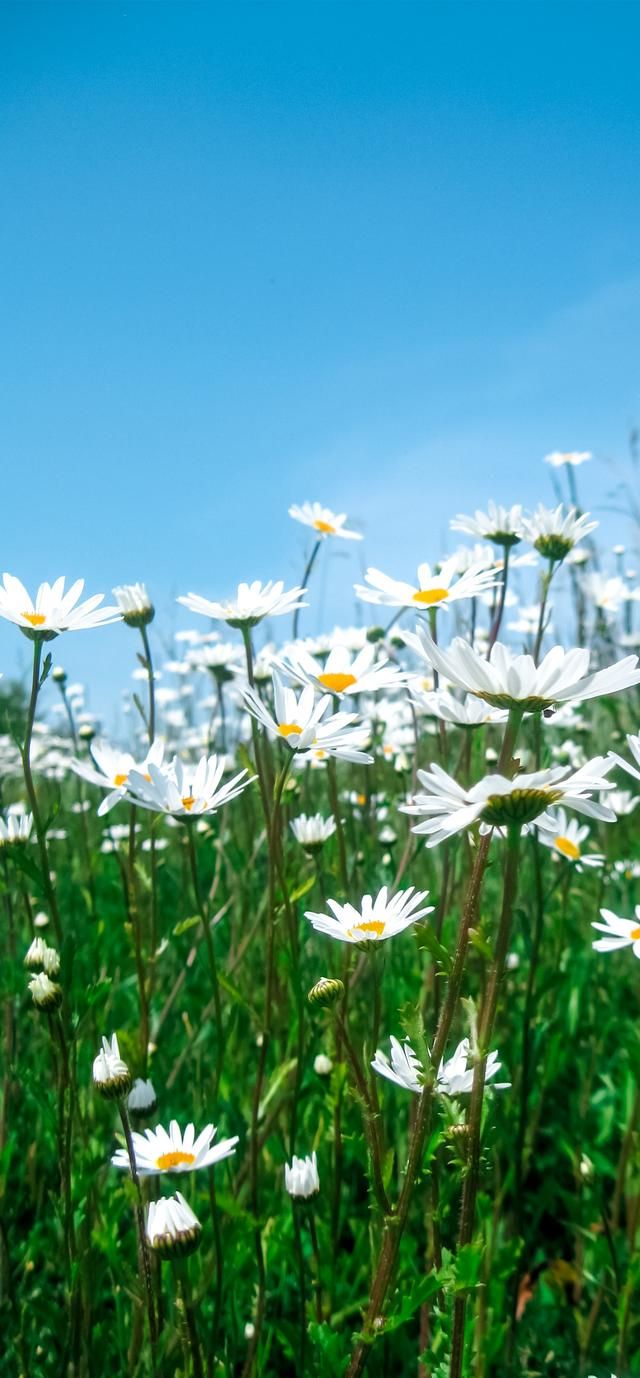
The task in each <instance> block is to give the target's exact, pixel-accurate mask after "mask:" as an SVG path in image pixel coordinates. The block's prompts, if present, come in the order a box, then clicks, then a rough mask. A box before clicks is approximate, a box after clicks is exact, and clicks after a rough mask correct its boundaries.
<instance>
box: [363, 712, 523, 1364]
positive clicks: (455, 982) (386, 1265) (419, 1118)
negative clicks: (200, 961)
mask: <svg viewBox="0 0 640 1378" xmlns="http://www.w3.org/2000/svg"><path fill="white" fill-rule="evenodd" d="M521 721H522V712H521V710H520V709H518V708H512V709H511V710H510V712H509V718H508V721H507V724H506V728H505V734H504V738H503V742H502V750H501V753H500V760H499V763H498V770H500V771H502V772H503V773H508V769H509V767H510V765H511V762H512V757H513V752H514V749H515V744H516V741H517V736H518V731H519V728H520V723H521ZM490 842H491V833H487V834H485V836H484V837H483V838H482V839H481V840H480V842H479V843H478V846H477V848H476V854H475V860H474V865H473V871H472V873H471V878H470V881H469V885H468V889H467V893H466V896H465V901H464V906H463V910H462V917H461V920H460V928H459V932H458V939H457V943H456V950H455V953H454V958H453V963H452V966H451V971H450V974H449V981H448V985H447V992H446V996H445V999H444V1003H443V1006H442V1010H441V1012H440V1018H439V1020H438V1026H437V1030H436V1036H435V1039H434V1042H433V1047H432V1050H431V1069H430V1074H429V1079H428V1080H427V1082H426V1083H425V1086H424V1088H423V1091H422V1094H421V1096H420V1099H419V1102H418V1111H417V1114H416V1118H415V1123H414V1127H413V1133H412V1136H411V1141H410V1144H409V1155H408V1160H407V1166H406V1170H405V1176H404V1182H403V1184H402V1189H401V1192H400V1197H399V1200H398V1204H397V1207H396V1209H395V1211H394V1212H393V1215H392V1217H391V1219H389V1220H387V1221H386V1222H385V1231H384V1235H383V1240H382V1246H381V1249H380V1254H379V1258H378V1265H377V1269H376V1273H375V1276H374V1279H373V1283H372V1287H371V1294H370V1301H369V1306H368V1307H367V1312H366V1315H365V1318H364V1322H363V1333H362V1336H361V1337H360V1338H359V1339H357V1340H356V1344H355V1347H354V1350H353V1353H352V1355H351V1360H350V1363H349V1367H348V1369H347V1374H346V1378H360V1374H361V1373H362V1372H363V1371H364V1368H365V1366H366V1364H367V1361H368V1358H369V1354H370V1352H371V1341H372V1340H373V1339H374V1338H375V1335H376V1321H377V1318H378V1317H379V1316H380V1315H381V1314H382V1310H383V1307H384V1302H385V1298H386V1295H387V1292H388V1290H389V1286H390V1284H391V1278H392V1276H393V1271H394V1268H395V1264H396V1259H397V1257H398V1250H399V1248H400V1241H401V1239H402V1235H403V1233H404V1229H405V1226H406V1223H407V1217H408V1214H409V1206H410V1203H411V1197H412V1194H413V1188H414V1183H415V1180H416V1176H417V1173H418V1170H419V1168H420V1165H421V1163H422V1157H423V1153H424V1145H425V1142H426V1138H427V1134H428V1132H429V1127H430V1124H431V1110H432V1103H433V1084H434V1077H435V1068H436V1067H438V1066H439V1064H440V1061H441V1059H442V1057H443V1055H444V1051H445V1047H446V1044H447V1040H448V1037H449V1033H450V1030H451V1026H452V1024H453V1019H454V1016H455V1013H456V1009H457V1005H458V998H459V995H460V990H461V986H462V977H463V974H464V967H465V959H466V955H467V948H468V944H469V931H470V929H471V927H472V925H473V923H474V921H475V918H476V914H477V910H478V904H479V900H480V893H481V889H482V881H483V878H484V873H485V869H486V865H487V860H488V855H489V845H490Z"/></svg>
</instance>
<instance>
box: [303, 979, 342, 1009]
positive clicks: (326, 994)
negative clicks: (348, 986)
mask: <svg viewBox="0 0 640 1378" xmlns="http://www.w3.org/2000/svg"><path fill="white" fill-rule="evenodd" d="M343 995H344V982H343V981H339V980H338V979H337V978H336V977H331V976H321V977H320V980H319V981H316V984H315V986H312V987H311V990H310V991H309V994H308V995H307V1000H308V1001H309V1004H310V1005H319V1006H320V1009H323V1010H330V1009H331V1006H332V1005H336V1004H337V1003H338V1000H341V999H342V996H343Z"/></svg>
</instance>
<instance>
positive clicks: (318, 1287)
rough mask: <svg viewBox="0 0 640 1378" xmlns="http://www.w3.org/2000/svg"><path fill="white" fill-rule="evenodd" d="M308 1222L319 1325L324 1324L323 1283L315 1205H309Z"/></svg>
mask: <svg viewBox="0 0 640 1378" xmlns="http://www.w3.org/2000/svg"><path fill="white" fill-rule="evenodd" d="M307 1222H308V1225H309V1236H310V1239H311V1251H312V1253H313V1263H314V1270H315V1272H314V1279H313V1290H314V1293H315V1299H316V1320H317V1322H318V1325H321V1324H322V1283H321V1281H320V1248H319V1245H318V1231H317V1229H316V1217H315V1214H314V1210H313V1206H312V1205H309V1207H308V1210H307Z"/></svg>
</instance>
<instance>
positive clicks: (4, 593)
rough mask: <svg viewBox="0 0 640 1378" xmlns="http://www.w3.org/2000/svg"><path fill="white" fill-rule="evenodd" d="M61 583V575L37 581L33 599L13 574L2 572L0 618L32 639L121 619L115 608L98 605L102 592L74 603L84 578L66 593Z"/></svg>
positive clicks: (117, 609)
mask: <svg viewBox="0 0 640 1378" xmlns="http://www.w3.org/2000/svg"><path fill="white" fill-rule="evenodd" d="M64 584H65V581H64V578H60V579H56V580H55V582H54V583H53V584H40V587H39V589H38V592H37V594H36V597H35V602H34V601H33V599H32V598H31V595H30V594H29V593H27V590H26V588H25V586H24V584H22V583H21V582H20V580H19V579H16V577H15V575H13V574H3V576H2V587H1V588H0V617H5V618H6V619H7V621H8V622H15V624H16V626H18V627H19V628H20V630H21V631H22V632H24V634H25V636H28V637H29V639H30V640H32V641H35V640H41V641H52V640H53V638H54V637H55V636H58V635H59V633H60V632H82V631H85V630H86V629H87V628H89V627H103V626H106V624H107V623H108V622H119V621H120V620H121V618H122V613H121V612H120V610H119V608H101V607H100V606H99V605H100V603H101V602H102V600H103V598H104V594H103V593H96V594H94V595H93V597H92V598H87V599H85V601H84V603H80V604H78V599H79V597H80V594H81V593H82V590H83V588H84V579H76V582H75V584H72V585H71V588H70V589H68V590H67V592H66V593H65V591H64Z"/></svg>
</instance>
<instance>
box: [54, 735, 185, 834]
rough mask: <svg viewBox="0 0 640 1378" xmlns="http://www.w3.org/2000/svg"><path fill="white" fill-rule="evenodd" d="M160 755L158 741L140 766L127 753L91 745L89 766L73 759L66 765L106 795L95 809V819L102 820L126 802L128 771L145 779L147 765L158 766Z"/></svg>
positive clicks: (161, 754)
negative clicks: (106, 791) (121, 801)
mask: <svg viewBox="0 0 640 1378" xmlns="http://www.w3.org/2000/svg"><path fill="white" fill-rule="evenodd" d="M163 755H164V743H163V742H161V741H155V742H154V743H153V746H152V747H150V749H149V751H148V752H147V755H146V756H145V758H144V760H143V761H142V762H137V761H135V760H134V758H133V756H131V755H130V753H129V752H128V751H120V750H118V748H117V747H113V746H110V745H109V743H108V742H99V741H94V742H93V744H92V747H91V762H89V761H79V760H77V759H76V758H75V757H73V758H72V759H71V760H70V762H69V765H70V767H71V770H72V771H73V772H74V773H75V774H76V775H79V776H80V777H81V779H83V780H87V781H88V783H89V784H90V785H98V786H99V787H100V789H107V790H108V791H109V793H108V795H107V797H106V799H103V801H102V803H101V805H100V807H99V809H98V817H99V818H102V816H103V815H104V814H105V813H109V811H110V809H112V808H114V806H115V805H116V804H117V803H119V801H120V800H121V799H124V798H125V796H126V793H127V788H128V785H129V775H130V773H131V771H132V770H136V771H138V772H139V773H140V774H142V775H145V776H147V773H148V770H149V765H150V764H151V763H152V764H153V765H156V766H160V765H161V764H162V758H163ZM149 778H150V777H149Z"/></svg>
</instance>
